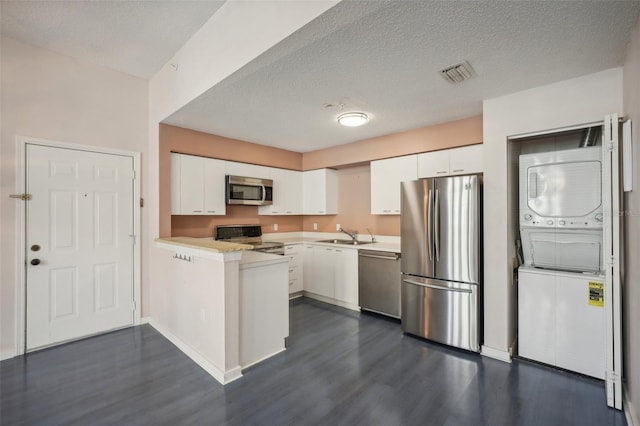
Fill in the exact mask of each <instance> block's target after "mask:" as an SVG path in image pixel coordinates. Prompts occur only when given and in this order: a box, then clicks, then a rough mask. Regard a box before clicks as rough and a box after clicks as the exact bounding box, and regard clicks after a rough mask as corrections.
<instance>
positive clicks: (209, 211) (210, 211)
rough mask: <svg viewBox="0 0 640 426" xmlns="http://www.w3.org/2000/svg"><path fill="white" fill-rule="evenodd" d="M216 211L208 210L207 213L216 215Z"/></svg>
mask: <svg viewBox="0 0 640 426" xmlns="http://www.w3.org/2000/svg"><path fill="white" fill-rule="evenodd" d="M215 212H216V210H207V213H215Z"/></svg>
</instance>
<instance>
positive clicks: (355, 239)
mask: <svg viewBox="0 0 640 426" xmlns="http://www.w3.org/2000/svg"><path fill="white" fill-rule="evenodd" d="M338 231H340V232H342V233H344V234H347V235H348V236H350V237H351V238H352V239H353V241H354V242H357V241H358V231H351V233H349V232H347V231H345V230H344V229H342V227H340V228H339V229H338Z"/></svg>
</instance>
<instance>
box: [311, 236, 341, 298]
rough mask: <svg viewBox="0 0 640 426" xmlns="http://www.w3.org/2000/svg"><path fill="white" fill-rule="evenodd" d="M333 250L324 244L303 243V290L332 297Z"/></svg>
mask: <svg viewBox="0 0 640 426" xmlns="http://www.w3.org/2000/svg"><path fill="white" fill-rule="evenodd" d="M334 255H335V250H334V249H333V248H330V247H326V246H312V245H305V249H304V266H303V275H304V290H305V291H308V292H310V293H314V294H317V295H320V296H325V297H331V298H333V297H334Z"/></svg>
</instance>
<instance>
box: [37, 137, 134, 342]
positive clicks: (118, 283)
mask: <svg viewBox="0 0 640 426" xmlns="http://www.w3.org/2000/svg"><path fill="white" fill-rule="evenodd" d="M133 170H134V159H133V157H131V156H126V155H114V154H106V153H98V152H91V151H83V150H74V149H67V148H59V147H51V146H43V145H36V144H26V185H25V186H26V192H27V193H28V194H31V196H32V198H31V200H29V201H28V202H27V207H26V216H27V217H26V225H27V228H26V238H25V241H26V250H27V252H26V263H27V265H26V266H27V268H26V348H27V350H32V349H36V348H40V347H44V346H49V345H53V344H56V343H61V342H64V341H68V340H73V339H77V338H81V337H85V336H88V335H92V334H96V333H100V332H104V331H108V330H112V329H115V328H120V327H123V326H127V325H131V324H133V321H134V310H135V307H134V286H133V283H134V244H135V241H134V238H133V237H132V235H133V234H134V189H133V179H134V174H133V173H134V172H133Z"/></svg>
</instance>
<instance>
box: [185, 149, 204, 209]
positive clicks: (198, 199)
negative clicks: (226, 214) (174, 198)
mask: <svg viewBox="0 0 640 426" xmlns="http://www.w3.org/2000/svg"><path fill="white" fill-rule="evenodd" d="M204 161H205V159H204V158H203V157H196V156H193V155H182V156H180V214H185V215H201V214H204Z"/></svg>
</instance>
